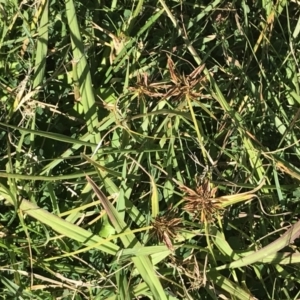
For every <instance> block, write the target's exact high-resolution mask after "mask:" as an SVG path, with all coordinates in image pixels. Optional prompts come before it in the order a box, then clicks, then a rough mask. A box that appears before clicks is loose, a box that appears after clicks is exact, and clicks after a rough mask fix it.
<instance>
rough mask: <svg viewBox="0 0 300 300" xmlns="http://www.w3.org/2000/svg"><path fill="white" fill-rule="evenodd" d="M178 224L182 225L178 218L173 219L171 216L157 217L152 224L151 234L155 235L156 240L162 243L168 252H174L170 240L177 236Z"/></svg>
mask: <svg viewBox="0 0 300 300" xmlns="http://www.w3.org/2000/svg"><path fill="white" fill-rule="evenodd" d="M180 223H182V220H181V219H180V218H174V217H173V214H167V215H165V216H157V217H156V218H155V220H154V221H153V222H152V226H153V231H152V234H154V235H156V238H157V239H158V240H159V241H160V242H164V243H165V244H166V246H167V247H168V249H169V250H171V251H174V247H173V244H172V239H174V238H175V237H176V236H177V232H178V231H179V229H180V226H179V224H180Z"/></svg>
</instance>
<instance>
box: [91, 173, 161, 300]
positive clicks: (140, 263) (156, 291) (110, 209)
mask: <svg viewBox="0 0 300 300" xmlns="http://www.w3.org/2000/svg"><path fill="white" fill-rule="evenodd" d="M87 181H88V182H89V183H90V185H91V186H92V188H93V190H94V192H95V194H96V195H97V197H98V198H99V200H100V201H101V203H102V205H103V207H104V209H105V210H106V213H107V215H108V216H109V218H110V221H111V222H112V224H113V226H114V227H115V229H116V231H117V232H118V233H120V232H122V231H124V230H125V231H130V230H129V229H127V228H128V226H127V225H126V223H125V222H124V221H123V220H122V218H119V216H118V212H117V211H116V209H115V208H114V206H113V205H112V204H111V203H110V202H109V201H108V200H107V198H106V197H105V196H104V194H103V193H102V192H101V191H100V189H99V188H98V186H97V185H96V184H95V183H94V181H93V180H92V179H91V178H89V177H88V176H87ZM126 233H127V232H126ZM121 240H122V242H123V244H124V246H125V248H127V247H130V245H134V246H135V247H137V248H138V247H141V244H140V243H139V242H138V240H137V239H136V237H135V235H134V234H126V235H124V236H122V237H121ZM132 261H133V263H134V264H135V266H136V268H137V270H138V272H139V273H140V275H141V276H142V278H143V279H144V281H145V282H146V283H147V285H148V286H149V289H150V290H151V292H152V293H153V297H154V299H162V300H164V299H167V297H166V295H165V292H164V290H163V287H162V285H161V283H160V281H159V279H158V277H157V276H156V274H155V272H154V268H153V265H152V263H151V261H150V259H149V257H147V256H141V257H133V258H132Z"/></svg>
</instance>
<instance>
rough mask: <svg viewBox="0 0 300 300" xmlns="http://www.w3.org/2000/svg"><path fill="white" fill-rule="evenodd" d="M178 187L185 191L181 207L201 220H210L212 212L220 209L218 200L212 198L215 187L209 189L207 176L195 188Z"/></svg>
mask: <svg viewBox="0 0 300 300" xmlns="http://www.w3.org/2000/svg"><path fill="white" fill-rule="evenodd" d="M180 189H181V190H182V191H183V192H184V193H185V195H184V197H183V199H184V201H185V205H184V207H183V209H184V210H185V211H187V212H188V213H190V214H191V215H193V216H194V218H195V219H199V220H200V221H201V222H207V221H211V220H212V219H213V216H214V214H215V213H216V212H217V211H219V210H221V209H222V207H221V205H220V202H219V200H217V199H214V198H215V194H216V192H217V187H215V188H213V189H211V188H210V182H209V180H208V179H207V178H205V179H204V180H203V182H202V183H201V184H200V185H198V186H197V187H196V189H195V190H192V189H190V188H188V187H186V186H180Z"/></svg>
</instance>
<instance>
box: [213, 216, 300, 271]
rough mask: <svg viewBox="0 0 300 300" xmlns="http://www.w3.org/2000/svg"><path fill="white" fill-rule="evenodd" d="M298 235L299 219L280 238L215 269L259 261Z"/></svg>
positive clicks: (237, 266)
mask: <svg viewBox="0 0 300 300" xmlns="http://www.w3.org/2000/svg"><path fill="white" fill-rule="evenodd" d="M299 236H300V221H298V222H297V223H295V224H294V225H293V226H292V227H291V228H290V229H289V230H287V231H286V233H285V234H283V235H282V236H281V237H280V238H278V239H277V240H275V241H274V242H272V243H271V244H269V245H268V246H266V247H263V248H262V249H260V250H258V251H256V252H254V253H252V254H250V255H248V256H246V257H243V258H241V259H239V260H237V261H234V262H232V263H230V264H226V265H223V266H220V267H218V268H216V270H224V269H234V268H241V267H244V266H248V265H251V264H254V263H259V262H261V261H262V260H263V259H264V258H266V257H267V256H269V255H272V254H274V253H276V252H278V251H279V250H281V249H282V248H284V247H286V246H288V245H289V244H290V243H293V242H294V240H295V239H296V238H298V237H299Z"/></svg>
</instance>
